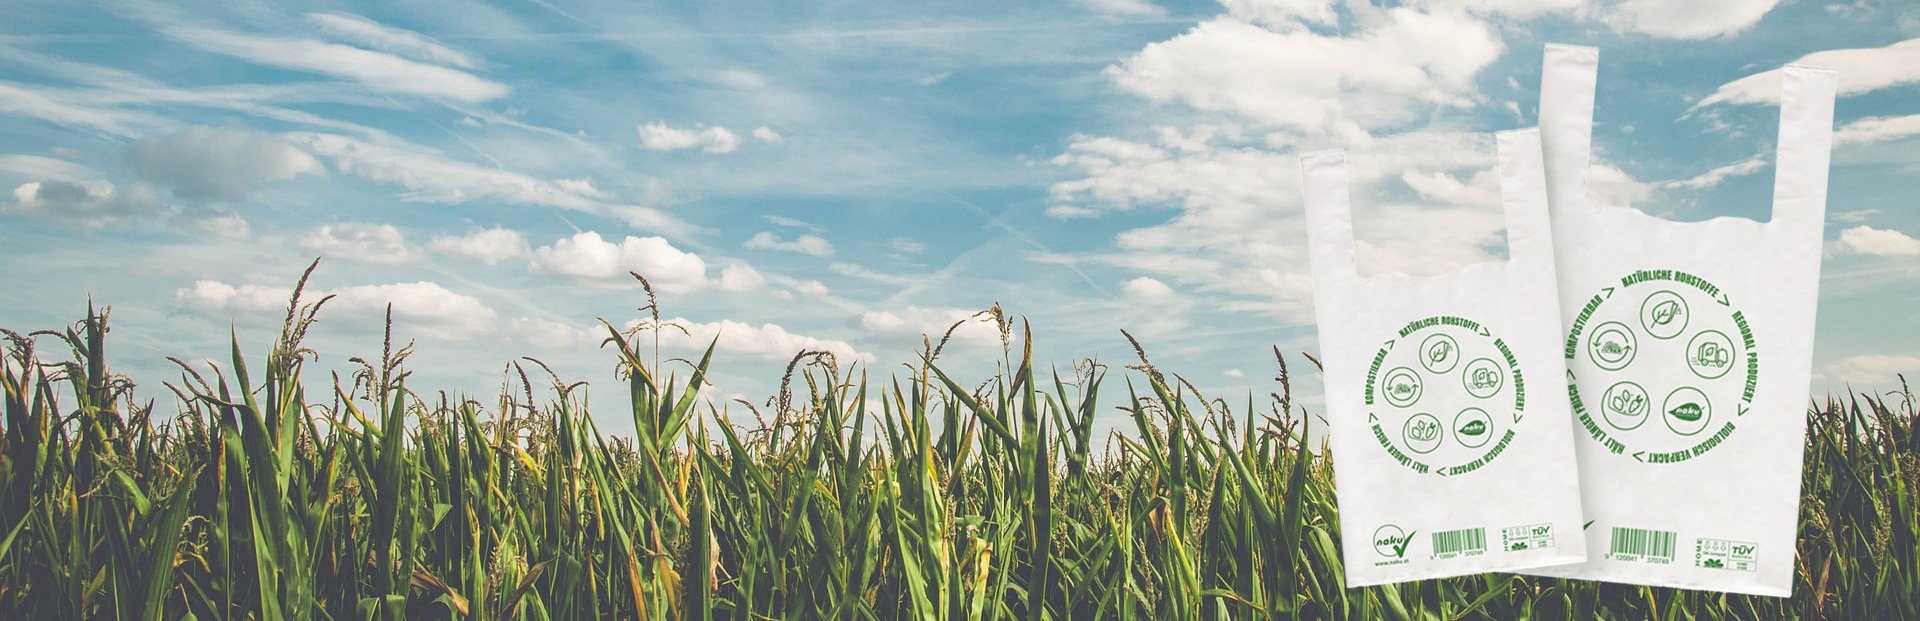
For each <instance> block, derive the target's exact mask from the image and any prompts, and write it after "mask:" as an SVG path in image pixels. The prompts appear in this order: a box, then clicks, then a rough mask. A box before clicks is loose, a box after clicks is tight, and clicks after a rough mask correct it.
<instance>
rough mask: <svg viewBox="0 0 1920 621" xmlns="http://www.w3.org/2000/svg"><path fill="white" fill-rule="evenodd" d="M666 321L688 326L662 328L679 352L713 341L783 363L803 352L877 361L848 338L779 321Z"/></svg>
mask: <svg viewBox="0 0 1920 621" xmlns="http://www.w3.org/2000/svg"><path fill="white" fill-rule="evenodd" d="M666 323H670V324H678V325H679V326H680V327H682V328H685V329H686V333H684V334H683V333H681V332H680V331H679V330H675V329H672V328H668V329H665V330H661V331H660V336H661V338H660V344H661V346H662V347H667V348H672V349H674V350H676V351H683V352H699V351H704V350H706V347H707V344H708V343H714V349H715V350H716V351H718V352H722V353H727V354H735V355H744V356H752V357H756V358H759V359H761V360H765V361H769V362H784V361H786V360H789V359H791V358H793V355H794V354H797V353H800V352H801V351H827V352H833V355H834V357H835V358H837V359H838V360H839V362H840V364H842V365H846V364H849V363H853V362H863V363H870V362H873V360H874V356H873V354H870V353H867V352H864V351H860V349H858V348H856V347H854V346H853V345H852V344H851V343H848V342H846V341H842V340H837V339H827V338H820V337H815V336H808V335H805V334H797V333H794V332H793V331H790V330H788V329H786V328H784V327H781V326H779V325H777V324H771V323H762V324H759V325H754V324H752V323H747V322H743V321H734V320H731V319H723V320H720V321H711V322H699V321H691V320H688V319H686V318H683V317H675V318H673V319H670V320H667V321H666ZM629 325H638V322H630V323H629ZM716 338H718V339H719V341H718V342H717V343H716V342H715V341H714V339H716Z"/></svg>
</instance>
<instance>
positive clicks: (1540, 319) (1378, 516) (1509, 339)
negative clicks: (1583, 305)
mask: <svg viewBox="0 0 1920 621" xmlns="http://www.w3.org/2000/svg"><path fill="white" fill-rule="evenodd" d="M1495 142H1496V143H1497V144H1498V148H1499V162H1500V185H1501V191H1502V193H1503V201H1502V202H1503V206H1504V208H1505V211H1506V221H1507V238H1508V248H1509V254H1510V255H1511V258H1510V259H1509V260H1508V261H1507V262H1506V263H1484V264H1478V265H1472V266H1468V267H1467V268H1465V269H1463V270H1461V271H1459V272H1457V273H1454V274H1451V275H1446V276H1438V277H1425V278H1422V277H1410V276H1405V275H1401V274H1385V275H1379V276H1373V277H1370V278H1361V277H1360V276H1359V275H1358V272H1357V271H1356V268H1355V266H1354V246H1353V225H1352V215H1351V211H1350V209H1349V206H1348V196H1347V176H1346V167H1345V157H1344V154H1343V153H1342V152H1340V151H1323V152H1317V153H1310V154H1306V155H1303V156H1301V159H1300V162H1301V164H1300V165H1301V171H1302V175H1303V184H1302V188H1303V191H1304V192H1305V199H1306V220H1307V236H1308V238H1309V250H1310V252H1311V257H1312V263H1313V289H1314V304H1315V308H1316V309H1317V314H1318V322H1319V327H1320V350H1321V353H1322V363H1323V364H1324V366H1325V377H1326V389H1327V397H1326V398H1327V404H1326V407H1327V415H1328V418H1329V419H1330V420H1331V421H1332V422H1331V427H1332V431H1331V434H1332V435H1331V436H1330V441H1331V442H1332V445H1333V459H1334V476H1335V485H1336V486H1337V488H1338V489H1337V492H1338V493H1339V497H1340V523H1341V527H1340V530H1341V543H1342V545H1343V547H1344V548H1345V564H1346V570H1347V585H1348V586H1367V585H1374V584H1384V583H1389V582H1400V581H1406V580H1418V579H1424V578H1440V577H1446V576H1458V575H1464V574H1473V573H1479V572H1486V571H1503V570H1514V569H1520V568H1525V567H1540V566H1546V565H1560V564H1566V563H1575V562H1579V561H1581V560H1583V559H1585V557H1586V550H1585V547H1584V546H1583V545H1582V542H1581V537H1580V525H1581V523H1582V522H1581V512H1580V491H1579V483H1578V482H1579V476H1578V474H1577V473H1576V472H1575V469H1574V468H1575V466H1574V459H1573V441H1574V439H1573V428H1572V426H1571V425H1570V424H1569V423H1568V421H1569V418H1568V417H1569V416H1570V414H1569V412H1568V408H1567V400H1566V398H1565V396H1564V394H1562V393H1561V392H1560V391H1559V390H1558V386H1559V381H1560V378H1562V377H1564V376H1565V374H1566V368H1565V366H1564V365H1563V364H1562V361H1561V358H1560V356H1559V347H1558V342H1559V334H1560V315H1559V311H1558V302H1557V300H1556V298H1555V296H1554V280H1553V279H1554V265H1553V258H1554V255H1553V239H1552V236H1551V234H1550V232H1549V231H1548V217H1547V196H1546V179H1545V176H1544V171H1543V169H1542V160H1541V151H1540V135H1539V132H1538V131H1536V130H1523V131H1514V132H1504V133H1501V134H1499V135H1498V136H1497V137H1496V140H1495Z"/></svg>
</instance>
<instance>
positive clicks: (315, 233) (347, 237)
mask: <svg viewBox="0 0 1920 621" xmlns="http://www.w3.org/2000/svg"><path fill="white" fill-rule="evenodd" d="M299 244H300V247H301V248H305V249H307V250H312V251H314V252H318V253H320V254H321V255H323V256H326V257H330V258H334V259H338V260H342V261H352V262H356V263H383V264H394V263H406V262H408V261H412V260H414V259H416V258H418V257H419V253H418V252H417V251H415V250H414V249H413V248H412V247H411V246H408V245H407V236H406V234H405V233H401V232H400V229H398V228H395V227H394V226H393V225H391V224H372V223H367V222H346V223H342V224H326V225H321V226H320V228H317V229H314V230H312V231H309V232H308V233H307V234H306V235H304V236H302V237H301V238H300V240H299Z"/></svg>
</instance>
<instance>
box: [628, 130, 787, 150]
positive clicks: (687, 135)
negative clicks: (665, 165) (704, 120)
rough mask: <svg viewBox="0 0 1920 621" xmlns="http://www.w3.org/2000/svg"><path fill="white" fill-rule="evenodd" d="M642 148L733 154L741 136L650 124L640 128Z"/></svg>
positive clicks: (721, 131) (738, 145)
mask: <svg viewBox="0 0 1920 621" xmlns="http://www.w3.org/2000/svg"><path fill="white" fill-rule="evenodd" d="M768 131H772V130H768ZM640 146H643V147H646V148H647V150H649V151H679V150H682V149H694V148H698V149H700V150H702V151H706V152H708V153H731V152H733V150H734V149H738V148H740V136H739V135H738V134H735V133H733V131H732V130H729V129H727V128H725V127H718V126H715V127H707V126H706V125H695V126H693V127H689V128H686V129H680V128H676V127H672V126H669V125H667V124H666V123H648V124H645V125H641V126H640Z"/></svg>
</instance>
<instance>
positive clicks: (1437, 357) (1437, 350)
mask: <svg viewBox="0 0 1920 621" xmlns="http://www.w3.org/2000/svg"><path fill="white" fill-rule="evenodd" d="M1452 354H1453V343H1452V342H1450V341H1440V343H1439V344H1437V345H1434V346H1433V349H1429V350H1427V358H1428V359H1429V360H1432V361H1434V362H1436V363H1438V362H1444V361H1446V359H1447V356H1449V355H1452Z"/></svg>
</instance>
